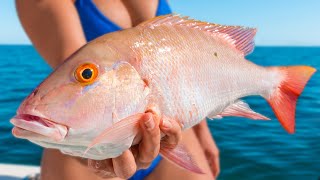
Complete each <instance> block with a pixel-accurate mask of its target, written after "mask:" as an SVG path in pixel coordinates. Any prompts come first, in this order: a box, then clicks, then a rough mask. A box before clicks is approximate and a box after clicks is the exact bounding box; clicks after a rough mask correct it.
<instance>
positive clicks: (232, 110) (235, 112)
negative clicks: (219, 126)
mask: <svg viewBox="0 0 320 180" xmlns="http://www.w3.org/2000/svg"><path fill="white" fill-rule="evenodd" d="M224 116H238V117H245V118H250V119H262V120H270V119H269V118H268V117H265V116H264V115H262V114H259V113H257V112H254V111H253V110H252V109H251V108H250V107H249V105H248V104H247V103H245V102H243V101H241V100H237V101H236V102H235V103H233V104H231V105H229V106H227V107H226V108H225V109H224V110H223V111H222V112H221V113H219V114H218V115H215V116H213V117H211V118H218V119H220V118H222V117H224ZM209 118H210V117H209Z"/></svg>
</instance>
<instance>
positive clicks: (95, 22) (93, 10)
mask: <svg viewBox="0 0 320 180" xmlns="http://www.w3.org/2000/svg"><path fill="white" fill-rule="evenodd" d="M75 6H76V9H77V11H78V14H79V16H80V21H81V24H82V28H83V31H84V34H85V36H86V39H87V41H91V40H93V39H95V38H97V37H99V36H101V35H104V34H106V33H110V32H114V31H119V30H121V29H122V28H121V27H120V26H118V25H117V24H115V23H114V22H112V21H111V20H110V19H108V18H107V17H106V16H104V15H103V14H102V12H100V10H99V9H98V8H97V7H96V5H95V4H94V3H93V2H92V0H77V1H76V2H75ZM170 13H171V9H170V7H169V4H168V2H167V0H159V3H158V9H157V12H156V16H160V15H166V14H170Z"/></svg>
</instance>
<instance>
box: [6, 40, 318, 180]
mask: <svg viewBox="0 0 320 180" xmlns="http://www.w3.org/2000/svg"><path fill="white" fill-rule="evenodd" d="M248 59H250V60H251V61H253V62H255V63H257V64H259V65H265V66H279V65H283V66H286V65H310V66H313V67H315V68H317V69H318V70H320V48H316V47H313V48H311V47H257V48H256V49H255V51H254V53H253V54H251V55H249V56H248ZM51 71H52V70H51V69H50V67H49V66H48V65H47V64H46V63H45V62H44V61H43V60H42V58H41V57H40V56H39V54H38V53H37V52H36V51H35V49H34V48H33V47H32V46H19V45H11V46H6V45H2V46H0V87H1V94H0V163H17V164H30V165H39V162H40V159H41V153H42V149H41V148H40V147H38V146H36V145H33V144H31V143H29V142H28V141H26V140H20V139H16V138H14V137H13V136H12V135H11V128H12V125H11V124H10V123H9V119H10V118H11V117H12V116H14V114H15V110H16V109H17V107H18V106H19V104H20V103H21V101H22V100H23V99H24V97H26V96H27V95H28V94H29V93H30V92H31V91H32V89H33V88H35V87H36V86H37V84H39V83H40V82H41V81H42V80H43V79H44V78H45V77H46V76H47V75H48V74H49V73H50V72H51ZM319 78H320V73H316V74H315V75H314V76H313V77H312V79H311V80H310V81H309V83H308V85H307V87H306V88H305V90H304V92H303V94H302V96H300V98H299V100H298V104H297V113H296V133H295V134H294V135H289V134H287V133H286V132H285V131H284V130H283V128H282V127H281V126H280V124H279V122H278V121H277V119H276V118H275V116H274V114H273V112H272V110H271V108H270V107H269V105H268V104H267V103H266V101H265V100H264V99H263V98H261V97H249V98H245V100H246V101H247V102H248V103H249V104H250V106H251V108H252V109H254V110H256V111H257V112H259V113H261V114H263V115H266V116H268V117H270V118H271V119H272V121H254V120H248V119H244V118H223V119H222V120H214V121H209V126H210V129H211V132H212V134H213V137H214V139H215V140H216V142H217V144H218V146H219V148H220V153H221V156H220V160H221V170H222V171H221V174H220V176H219V179H231V180H232V179H245V180H251V179H254V180H256V179H261V180H262V179H263V180H264V179H265V180H269V179H274V180H276V179H281V180H284V179H288V180H295V179H296V180H301V179H303V178H304V180H309V179H310V180H311V179H314V180H316V179H318V178H319V177H320V93H319V92H320V81H319Z"/></svg>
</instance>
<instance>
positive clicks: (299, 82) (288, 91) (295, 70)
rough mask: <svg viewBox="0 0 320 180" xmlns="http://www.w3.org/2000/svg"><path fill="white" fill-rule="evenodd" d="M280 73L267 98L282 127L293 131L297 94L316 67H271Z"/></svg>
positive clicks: (289, 131) (300, 91) (290, 131)
mask: <svg viewBox="0 0 320 180" xmlns="http://www.w3.org/2000/svg"><path fill="white" fill-rule="evenodd" d="M272 70H276V71H277V72H279V73H280V76H281V77H282V78H281V81H280V82H279V83H278V84H277V85H276V86H275V87H273V89H272V90H271V91H270V93H269V94H268V96H266V97H265V98H266V99H267V101H268V103H269V104H270V105H271V107H272V110H273V111H274V113H275V115H276V117H277V118H278V119H279V121H280V123H281V125H282V126H283V127H284V129H285V130H286V131H287V132H288V133H290V134H292V133H294V132H295V111H296V103H297V99H298V97H299V95H300V94H301V93H302V91H303V89H304V87H305V85H306V84H307V82H308V80H309V79H310V78H311V76H312V75H313V73H315V72H316V69H315V68H313V67H309V66H290V67H272Z"/></svg>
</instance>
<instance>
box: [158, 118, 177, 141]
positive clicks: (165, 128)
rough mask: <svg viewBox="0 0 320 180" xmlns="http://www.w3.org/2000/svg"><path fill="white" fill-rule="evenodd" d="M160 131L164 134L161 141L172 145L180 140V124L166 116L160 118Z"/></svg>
mask: <svg viewBox="0 0 320 180" xmlns="http://www.w3.org/2000/svg"><path fill="white" fill-rule="evenodd" d="M160 129H161V131H162V132H163V133H164V134H165V135H166V136H165V137H164V138H163V142H164V143H167V144H169V145H172V146H173V147H174V146H176V145H177V144H178V143H179V142H180V140H181V135H182V134H181V125H180V123H179V122H177V121H176V120H174V119H170V118H167V117H163V118H162V122H161V125H160Z"/></svg>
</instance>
